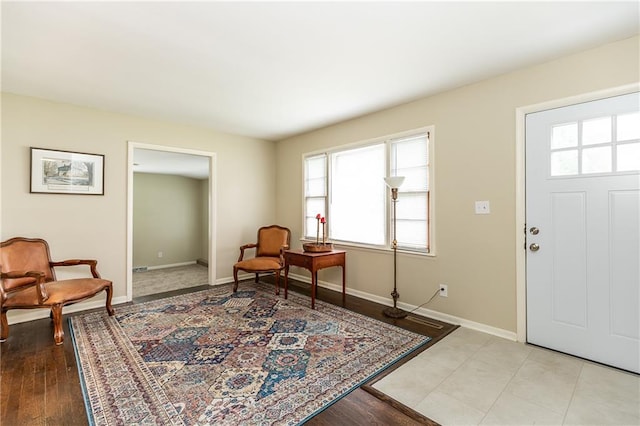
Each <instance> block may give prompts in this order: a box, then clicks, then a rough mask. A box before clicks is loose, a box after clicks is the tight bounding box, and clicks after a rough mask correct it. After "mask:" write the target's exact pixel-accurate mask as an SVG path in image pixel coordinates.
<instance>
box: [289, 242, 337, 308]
mask: <svg viewBox="0 0 640 426" xmlns="http://www.w3.org/2000/svg"><path fill="white" fill-rule="evenodd" d="M345 257H346V251H344V250H332V251H328V252H325V253H313V252H306V251H303V250H285V251H284V298H285V299H286V298H287V290H288V288H289V266H291V265H293V266H300V267H302V268H305V269H308V270H309V271H310V272H311V309H315V308H316V292H317V287H318V270H320V269H323V268H329V267H331V266H342V303H343V304H344V302H345Z"/></svg>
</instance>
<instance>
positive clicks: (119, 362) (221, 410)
mask: <svg viewBox="0 0 640 426" xmlns="http://www.w3.org/2000/svg"><path fill="white" fill-rule="evenodd" d="M272 292H273V287H268V286H263V285H262V284H257V285H254V284H248V285H245V286H243V287H241V291H238V292H237V293H232V292H231V287H230V286H226V285H225V286H219V287H214V288H212V289H210V290H205V291H200V292H197V293H190V294H185V295H181V296H177V297H173V298H168V299H161V300H155V301H152V302H147V303H143V304H136V305H130V306H123V307H118V308H117V309H116V315H115V316H114V317H109V316H107V315H106V314H103V313H102V312H99V313H93V314H86V315H82V316H76V317H72V318H71V319H70V321H71V328H72V334H73V338H74V343H75V347H76V355H77V358H78V365H79V367H78V368H79V370H80V373H81V377H82V382H83V390H84V393H85V398H86V404H87V412H88V417H89V420H90V423H92V424H96V425H116V424H133V423H135V424H148V425H154V424H188V425H196V424H197V425H214V424H215V425H224V424H229V425H238V424H252V425H254V424H255V425H281V424H282V425H285V424H286V425H288V424H299V423H301V422H303V421H304V420H305V419H308V418H309V417H311V416H313V415H315V414H316V413H317V412H319V411H321V410H322V409H324V408H326V407H327V406H328V405H330V404H331V403H332V402H334V401H336V400H337V399H339V398H341V397H342V396H344V395H346V394H347V393H349V392H350V391H351V390H352V389H354V388H355V387H357V386H359V385H360V384H361V383H362V382H364V381H365V380H367V379H368V378H369V377H371V376H372V375H374V374H376V373H378V372H379V371H381V370H382V369H384V368H386V367H387V366H389V365H390V364H392V363H393V362H395V361H397V360H398V359H400V358H401V357H403V356H404V355H406V354H407V353H409V352H411V351H413V350H415V349H417V348H418V347H420V346H422V345H424V344H425V343H426V342H428V341H429V337H425V336H420V335H417V334H414V333H412V332H409V331H406V330H402V329H400V328H397V327H394V326H392V325H388V324H384V323H382V322H379V321H376V320H373V319H370V318H368V317H365V316H362V315H359V314H356V313H353V312H350V311H347V310H345V309H342V308H340V307H337V306H333V305H330V304H327V303H323V302H321V301H316V310H311V309H310V302H309V299H308V298H307V297H304V296H301V295H298V294H296V293H290V294H289V299H288V300H284V299H283V298H282V297H278V296H275V295H273V293H272Z"/></svg>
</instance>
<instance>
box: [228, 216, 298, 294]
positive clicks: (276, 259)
mask: <svg viewBox="0 0 640 426" xmlns="http://www.w3.org/2000/svg"><path fill="white" fill-rule="evenodd" d="M290 242H291V231H290V230H289V228H283V227H282V226H278V225H271V226H263V227H262V228H260V229H258V242H257V243H252V244H245V245H243V246H241V247H240V257H239V258H238V263H236V264H235V265H233V282H234V284H233V291H234V292H236V291H238V271H246V272H254V273H255V274H256V283H257V282H258V275H259V274H261V273H266V272H269V273H271V272H272V273H273V274H275V276H276V294H280V271H282V269H284V251H285V250H286V249H288V248H289V243H290ZM249 248H255V249H256V254H255V257H254V258H253V259H247V260H243V259H244V251H245V250H246V249H249Z"/></svg>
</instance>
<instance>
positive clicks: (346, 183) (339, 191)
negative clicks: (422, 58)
mask: <svg viewBox="0 0 640 426" xmlns="http://www.w3.org/2000/svg"><path fill="white" fill-rule="evenodd" d="M431 143H432V142H431V141H430V132H427V131H426V130H421V131H414V132H411V133H407V134H403V135H393V136H390V137H386V138H381V139H378V140H375V141H372V142H369V143H367V144H364V145H359V146H357V147H348V148H336V149H333V150H331V151H329V152H326V153H321V154H310V155H307V156H305V157H304V203H305V212H304V215H305V219H304V221H305V231H304V235H305V238H308V239H312V240H315V238H316V233H317V221H316V215H317V214H320V215H321V216H323V217H325V218H326V220H327V225H328V238H329V239H330V240H332V241H334V242H340V243H347V244H348V243H354V244H359V245H366V246H372V247H384V246H389V245H390V243H391V241H392V240H393V234H392V232H393V229H392V222H391V220H392V217H393V216H392V207H393V206H392V202H391V195H390V190H389V189H388V188H387V187H386V185H385V183H384V177H385V176H404V177H405V180H404V183H403V184H402V185H401V187H400V188H399V190H398V202H397V205H396V219H397V220H396V239H397V241H398V248H399V249H402V250H412V251H420V252H427V253H428V252H429V251H430V232H429V231H430V230H429V226H430V221H429V216H430V209H431V198H430V184H431V182H430V173H431V172H430V165H429V158H430V156H429V152H430V149H431V147H430V144H431Z"/></svg>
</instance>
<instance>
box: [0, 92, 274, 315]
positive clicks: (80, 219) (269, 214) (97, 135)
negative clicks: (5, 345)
mask: <svg viewBox="0 0 640 426" xmlns="http://www.w3.org/2000/svg"><path fill="white" fill-rule="evenodd" d="M1 114H2V133H1V134H2V149H1V152H2V159H1V166H2V167H1V171H0V173H1V185H2V186H1V194H0V199H1V205H2V211H1V212H0V215H1V216H0V224H1V227H0V228H1V229H0V238H2V240H6V239H8V238H11V237H14V236H26V237H41V238H45V239H46V240H48V241H49V243H50V245H51V252H52V253H51V254H52V257H53V258H54V259H57V260H61V259H66V258H78V257H86V258H95V259H98V269H99V270H100V273H101V274H102V276H103V277H105V278H108V279H110V280H112V281H113V283H114V298H115V299H116V300H121V301H122V299H124V298H125V297H126V289H127V285H126V260H127V236H126V226H127V225H126V223H127V164H128V160H127V150H128V145H127V144H128V142H127V141H135V142H139V143H147V144H153V145H164V146H172V147H179V148H186V149H194V150H199V151H207V152H215V153H216V157H217V165H216V182H217V183H215V185H216V194H217V208H216V212H215V213H216V224H215V226H216V233H217V239H216V253H215V255H216V256H215V258H216V270H217V274H218V276H217V282H225V281H230V280H231V279H232V274H233V271H232V269H233V264H234V263H235V261H236V260H237V256H238V247H239V246H240V245H241V244H243V243H244V242H245V241H249V240H252V239H254V238H255V232H256V229H257V228H258V227H260V226H261V225H263V224H265V223H272V222H274V221H275V198H274V196H273V194H274V187H275V168H274V167H273V165H274V164H275V162H276V157H275V143H274V142H270V141H264V140H259V139H254V138H248V137H241V136H236V135H231V134H226V133H222V132H219V131H216V130H212V129H207V128H202V127H195V126H189V125H185V124H179V123H171V122H166V121H160V120H151V119H146V118H142V117H135V116H131V115H125V114H116V113H110V112H105V111H101V110H96V109H91V108H85V107H81V106H74V105H69V104H63V103H56V102H50V101H45V100H41V99H36V98H30V97H25V96H19V95H14V94H9V93H2V111H1ZM29 147H40V148H48V149H59V150H67V151H77V152H88V153H95V154H104V156H105V194H104V195H103V196H88V195H66V194H65V195H54V194H31V193H29V170H30V164H29V163H30V161H29ZM27 312H28V311H11V312H10V316H9V318H10V321H12V322H15V321H18V320H20V316H22V317H23V318H24V317H25V315H26V313H27ZM33 312H36V311H33ZM42 312H43V313H44V315H45V316H46V315H48V313H47V312H45V311H42Z"/></svg>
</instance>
